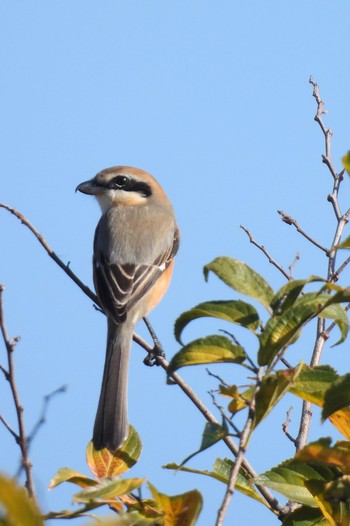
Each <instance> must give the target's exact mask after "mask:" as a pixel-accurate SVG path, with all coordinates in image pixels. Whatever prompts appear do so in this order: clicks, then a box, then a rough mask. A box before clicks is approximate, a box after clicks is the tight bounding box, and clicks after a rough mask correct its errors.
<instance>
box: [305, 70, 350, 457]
mask: <svg viewBox="0 0 350 526" xmlns="http://www.w3.org/2000/svg"><path fill="white" fill-rule="evenodd" d="M309 82H310V84H311V85H312V86H313V93H312V94H313V97H314V98H315V100H316V104H317V110H316V114H315V117H314V119H315V121H316V122H317V123H318V125H319V127H320V128H321V131H322V133H323V136H324V141H325V142H324V144H325V153H324V154H323V155H322V162H323V163H324V164H325V165H326V166H327V168H328V170H329V172H330V174H331V175H332V178H333V190H332V194H330V195H329V196H328V197H327V199H328V201H329V202H330V203H331V204H332V207H333V211H334V214H335V217H336V219H337V225H336V229H335V233H334V237H333V242H332V246H331V249H329V250H327V251H326V254H327V256H328V258H329V259H328V269H327V280H328V281H330V282H335V281H337V280H338V277H339V273H340V272H342V271H343V270H344V268H345V267H346V266H347V265H348V263H349V262H350V258H348V259H347V260H346V261H344V263H343V264H342V265H341V266H340V267H339V269H338V270H336V269H335V267H336V257H337V250H336V246H337V245H338V244H339V243H340V240H341V237H342V234H343V230H344V227H345V225H346V223H347V222H348V220H349V214H350V209H348V210H347V211H346V212H345V214H342V212H341V210H340V207H339V202H338V196H339V188H340V184H341V182H342V181H343V179H344V170H342V171H341V172H340V173H337V171H336V169H335V167H334V164H333V160H332V154H331V140H332V136H333V133H332V131H331V130H330V129H329V128H327V127H326V126H325V124H324V122H323V115H325V114H326V113H327V112H326V110H325V109H324V102H323V100H322V99H321V97H320V94H319V89H318V84H316V82H314V80H313V79H312V78H311V77H310V79H309ZM310 241H311V242H312V243H313V244H316V243H315V241H314V240H312V239H310ZM316 246H317V244H316ZM319 248H321V250H325V249H324V248H323V247H322V246H319ZM334 326H335V323H332V324H331V325H330V326H329V327H328V328H327V330H326V329H325V320H324V318H318V320H317V332H316V342H315V346H314V350H313V353H312V357H311V361H310V366H311V367H315V366H317V365H319V363H320V361H321V356H322V352H323V349H324V345H325V342H326V340H327V339H328V337H329V333H330V331H331V330H333V328H334ZM311 419H312V405H311V403H310V402H304V403H303V408H302V415H301V421H300V427H299V433H298V436H297V438H296V441H295V444H296V450H297V451H299V450H300V449H301V448H302V447H304V445H305V444H306V442H307V437H308V434H309V429H310V424H311Z"/></svg>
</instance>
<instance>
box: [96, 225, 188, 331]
mask: <svg viewBox="0 0 350 526" xmlns="http://www.w3.org/2000/svg"><path fill="white" fill-rule="evenodd" d="M178 248H179V231H178V229H177V228H176V229H175V231H174V239H173V244H172V245H171V246H170V247H169V248H168V249H167V250H166V251H164V252H163V253H161V254H160V255H159V256H158V257H157V258H156V259H155V260H154V261H153V263H152V264H143V265H135V264H129V263H126V264H123V265H120V264H119V265H118V264H115V263H111V262H109V261H108V260H107V258H106V256H105V255H104V253H103V251H102V250H97V251H96V250H95V253H94V260H93V265H94V283H95V288H96V292H97V295H98V297H99V299H100V302H101V304H102V307H103V309H104V310H105V312H106V313H108V314H110V315H111V316H112V318H113V319H114V320H115V321H116V322H117V323H121V322H123V321H125V319H126V315H127V312H128V311H130V310H131V309H132V308H133V307H134V305H136V303H137V302H138V301H139V300H140V299H141V298H142V297H143V296H144V295H145V294H147V292H148V291H149V290H150V289H151V287H153V285H154V284H155V282H156V281H157V279H158V278H159V277H160V276H161V274H162V273H163V272H164V271H165V270H166V269H167V268H168V266H169V265H170V263H171V261H172V260H173V259H174V257H175V255H176V253H177V251H178Z"/></svg>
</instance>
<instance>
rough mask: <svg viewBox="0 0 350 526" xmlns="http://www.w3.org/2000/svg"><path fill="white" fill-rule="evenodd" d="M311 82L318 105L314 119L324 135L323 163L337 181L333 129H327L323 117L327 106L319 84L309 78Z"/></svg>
mask: <svg viewBox="0 0 350 526" xmlns="http://www.w3.org/2000/svg"><path fill="white" fill-rule="evenodd" d="M309 82H310V84H311V85H312V87H313V92H312V96H313V97H314V98H315V100H316V104H317V110H316V114H315V117H314V119H315V121H316V122H317V123H318V125H319V126H320V128H321V130H322V133H323V135H324V147H325V154H324V155H322V162H324V164H325V165H326V166H327V167H328V169H329V171H330V173H331V174H332V177H333V178H334V179H337V177H338V174H337V172H336V169H335V168H334V165H333V161H332V155H331V140H332V136H333V132H332V130H331V129H329V128H326V126H325V124H324V122H323V115H326V114H327V111H326V110H325V109H324V105H325V104H324V102H323V100H322V99H321V97H320V93H319V89H318V84H317V83H316V82H314V80H313V78H312V77H310V78H309Z"/></svg>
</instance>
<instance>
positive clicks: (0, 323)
mask: <svg viewBox="0 0 350 526" xmlns="http://www.w3.org/2000/svg"><path fill="white" fill-rule="evenodd" d="M3 292H4V286H3V285H0V329H1V333H2V337H3V340H4V343H5V347H6V351H7V364H8V369H7V371H6V373H7V374H6V375H5V376H6V379H7V380H8V382H9V384H10V389H11V393H12V398H13V401H14V404H15V409H16V415H17V423H18V433H16V432H15V431H14V430H13V429H12V428H11V427H10V426H9V424H8V423H7V422H6V421H5V419H4V418H1V421H2V422H3V424H4V425H5V427H6V428H7V429H8V430H9V431H10V433H11V434H12V436H13V437H14V438H15V440H16V442H17V444H18V445H19V447H20V449H21V455H22V465H23V469H24V471H25V474H26V483H25V485H26V488H27V491H28V495H29V497H30V498H32V499H35V489H34V481H33V474H32V463H31V461H30V459H29V455H28V442H27V437H26V432H25V427H24V418H23V406H22V404H21V401H20V398H19V393H18V389H17V385H16V381H15V367H14V360H13V353H14V351H15V348H16V344H17V342H18V338H12V339H10V338H9V336H8V333H7V329H6V325H5V319H4V307H3ZM1 369H2V371H3V372H4V371H5V369H4V368H3V367H2V368H1Z"/></svg>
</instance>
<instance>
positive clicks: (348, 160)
mask: <svg viewBox="0 0 350 526" xmlns="http://www.w3.org/2000/svg"><path fill="white" fill-rule="evenodd" d="M341 162H342V163H343V166H344V168H345V170H346V171H347V172H348V174H350V151H348V152H347V153H346V154H345V155H344V157H342V160H341Z"/></svg>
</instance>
